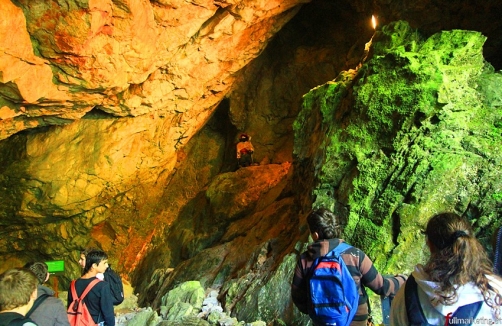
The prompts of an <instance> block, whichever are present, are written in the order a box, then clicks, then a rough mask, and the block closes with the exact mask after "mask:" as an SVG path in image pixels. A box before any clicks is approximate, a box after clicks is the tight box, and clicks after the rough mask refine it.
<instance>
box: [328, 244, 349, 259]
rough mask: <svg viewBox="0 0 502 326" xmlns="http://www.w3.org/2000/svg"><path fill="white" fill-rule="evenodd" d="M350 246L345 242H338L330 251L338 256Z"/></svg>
mask: <svg viewBox="0 0 502 326" xmlns="http://www.w3.org/2000/svg"><path fill="white" fill-rule="evenodd" d="M350 247H352V246H351V245H349V244H348V243H347V242H340V243H339V244H338V246H336V247H335V249H333V250H332V251H333V252H334V253H335V255H337V256H340V255H341V254H342V253H343V252H344V251H345V250H347V249H349V248H350Z"/></svg>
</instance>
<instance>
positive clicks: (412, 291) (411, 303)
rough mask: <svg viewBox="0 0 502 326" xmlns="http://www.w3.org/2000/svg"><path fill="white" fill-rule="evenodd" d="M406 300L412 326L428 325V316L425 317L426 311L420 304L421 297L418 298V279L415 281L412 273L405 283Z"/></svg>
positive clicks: (407, 312)
mask: <svg viewBox="0 0 502 326" xmlns="http://www.w3.org/2000/svg"><path fill="white" fill-rule="evenodd" d="M404 302H405V305H406V314H407V315H408V322H409V323H410V325H411V326H415V325H428V322H427V318H425V314H424V311H423V310H422V306H421V305H420V299H419V298H418V291H417V281H415V277H413V275H410V277H408V279H407V280H406V283H405V284H404Z"/></svg>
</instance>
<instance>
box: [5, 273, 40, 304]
mask: <svg viewBox="0 0 502 326" xmlns="http://www.w3.org/2000/svg"><path fill="white" fill-rule="evenodd" d="M37 285H38V279H37V277H36V276H35V274H33V272H32V271H30V270H27V269H21V268H14V269H9V270H8V271H6V272H4V273H3V274H2V275H0V311H5V310H12V309H15V308H18V307H22V306H24V305H26V304H28V303H29V302H30V298H31V295H32V294H33V291H35V290H36V289H37Z"/></svg>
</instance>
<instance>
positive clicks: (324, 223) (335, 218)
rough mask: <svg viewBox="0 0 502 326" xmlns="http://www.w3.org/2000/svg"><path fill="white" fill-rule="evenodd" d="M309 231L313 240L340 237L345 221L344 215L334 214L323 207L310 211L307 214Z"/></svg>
mask: <svg viewBox="0 0 502 326" xmlns="http://www.w3.org/2000/svg"><path fill="white" fill-rule="evenodd" d="M307 223H308V225H309V229H310V233H311V234H312V238H313V239H314V240H324V239H334V238H340V237H341V236H342V233H343V228H344V227H345V224H346V223H347V220H346V218H345V217H343V216H341V215H335V214H334V213H332V212H331V211H329V210H327V209H325V208H319V209H316V210H313V211H312V212H310V214H309V215H308V216H307Z"/></svg>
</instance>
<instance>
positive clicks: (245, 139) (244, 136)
mask: <svg viewBox="0 0 502 326" xmlns="http://www.w3.org/2000/svg"><path fill="white" fill-rule="evenodd" d="M248 140H249V135H248V134H241V135H240V137H239V141H241V142H245V141H248Z"/></svg>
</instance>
